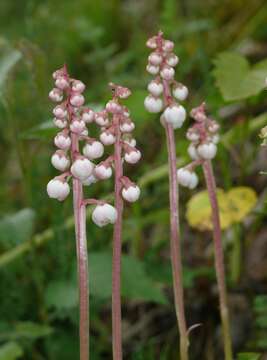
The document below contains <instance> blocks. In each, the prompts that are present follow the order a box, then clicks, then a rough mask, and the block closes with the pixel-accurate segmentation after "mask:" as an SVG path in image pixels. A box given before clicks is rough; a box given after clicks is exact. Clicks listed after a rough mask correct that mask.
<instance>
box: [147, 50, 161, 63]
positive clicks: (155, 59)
mask: <svg viewBox="0 0 267 360" xmlns="http://www.w3.org/2000/svg"><path fill="white" fill-rule="evenodd" d="M148 61H149V63H150V64H151V65H154V66H158V65H160V64H161V63H162V56H161V55H160V53H157V52H153V53H151V54H150V55H149V57H148Z"/></svg>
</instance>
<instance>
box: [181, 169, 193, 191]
mask: <svg viewBox="0 0 267 360" xmlns="http://www.w3.org/2000/svg"><path fill="white" fill-rule="evenodd" d="M177 180H178V183H179V184H180V185H182V186H185V187H188V188H189V189H194V188H195V187H196V186H197V184H198V177H197V175H196V174H195V173H194V172H192V171H190V170H187V169H185V168H181V169H178V170H177Z"/></svg>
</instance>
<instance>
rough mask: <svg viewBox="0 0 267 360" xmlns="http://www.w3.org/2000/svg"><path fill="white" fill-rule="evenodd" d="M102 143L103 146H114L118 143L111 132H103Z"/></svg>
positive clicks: (101, 135)
mask: <svg viewBox="0 0 267 360" xmlns="http://www.w3.org/2000/svg"><path fill="white" fill-rule="evenodd" d="M100 141H101V142H102V144H104V145H113V144H114V143H115V141H116V138H115V136H114V135H113V134H111V133H110V132H107V131H103V132H102V133H101V134H100Z"/></svg>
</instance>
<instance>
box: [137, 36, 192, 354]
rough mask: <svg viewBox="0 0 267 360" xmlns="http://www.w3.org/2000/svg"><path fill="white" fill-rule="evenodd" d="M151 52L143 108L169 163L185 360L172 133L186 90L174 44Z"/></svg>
mask: <svg viewBox="0 0 267 360" xmlns="http://www.w3.org/2000/svg"><path fill="white" fill-rule="evenodd" d="M147 47H148V48H150V49H152V53H151V54H150V55H149V57H148V65H147V68H146V70H147V71H148V73H150V74H151V75H154V76H155V79H154V80H152V81H151V82H150V83H149V84H148V91H149V95H148V96H147V97H146V98H145V102H144V105H145V108H146V109H147V111H149V112H151V113H161V112H162V115H161V117H160V121H161V124H162V125H163V127H164V128H165V132H166V138H167V147H168V163H169V182H170V186H169V201H170V245H171V262H172V273H173V288H174V298H175V309H176V316H177V321H178V327H179V332H180V355H181V360H187V359H188V345H189V340H188V331H187V326H186V319H185V311H184V291H183V281H182V259H181V249H180V247H181V245H180V228H179V207H178V183H177V175H176V146H175V136H174V130H175V129H178V128H180V127H181V126H182V125H183V123H184V121H185V118H186V110H185V108H184V107H183V106H182V105H180V103H179V101H183V100H185V99H186V98H187V95H188V89H187V87H186V86H184V85H183V84H181V83H177V82H176V81H175V80H174V76H175V70H174V68H175V66H176V65H177V64H178V62H179V58H178V56H177V55H175V54H174V53H173V49H174V43H173V42H172V41H170V40H166V39H164V38H163V33H162V32H159V33H158V35H156V36H153V37H152V38H150V39H149V40H148V41H147Z"/></svg>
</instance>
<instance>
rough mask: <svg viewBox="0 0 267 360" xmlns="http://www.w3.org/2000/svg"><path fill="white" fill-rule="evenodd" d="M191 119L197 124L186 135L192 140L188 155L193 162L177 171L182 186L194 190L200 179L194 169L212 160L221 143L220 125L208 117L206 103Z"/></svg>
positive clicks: (193, 111)
mask: <svg viewBox="0 0 267 360" xmlns="http://www.w3.org/2000/svg"><path fill="white" fill-rule="evenodd" d="M191 117H192V118H193V119H194V120H195V123H194V125H193V126H192V127H190V128H189V129H188V131H187V133H186V137H187V139H188V140H190V142H191V143H190V145H189V147H188V154H189V156H190V157H191V159H192V160H193V162H192V163H190V164H189V165H187V166H186V167H184V168H181V169H178V170H177V178H178V182H179V184H180V185H182V186H185V187H188V188H190V189H193V188H195V187H196V186H197V184H198V178H197V175H196V173H195V172H194V168H195V167H196V166H197V165H199V164H202V163H203V162H204V161H205V160H211V159H213V158H214V157H215V155H216V153H217V144H218V142H219V135H218V131H219V124H218V123H217V122H216V121H215V120H212V119H210V118H209V117H208V116H207V115H206V106H205V103H202V104H201V105H200V106H199V107H197V108H195V109H193V110H192V111H191Z"/></svg>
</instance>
